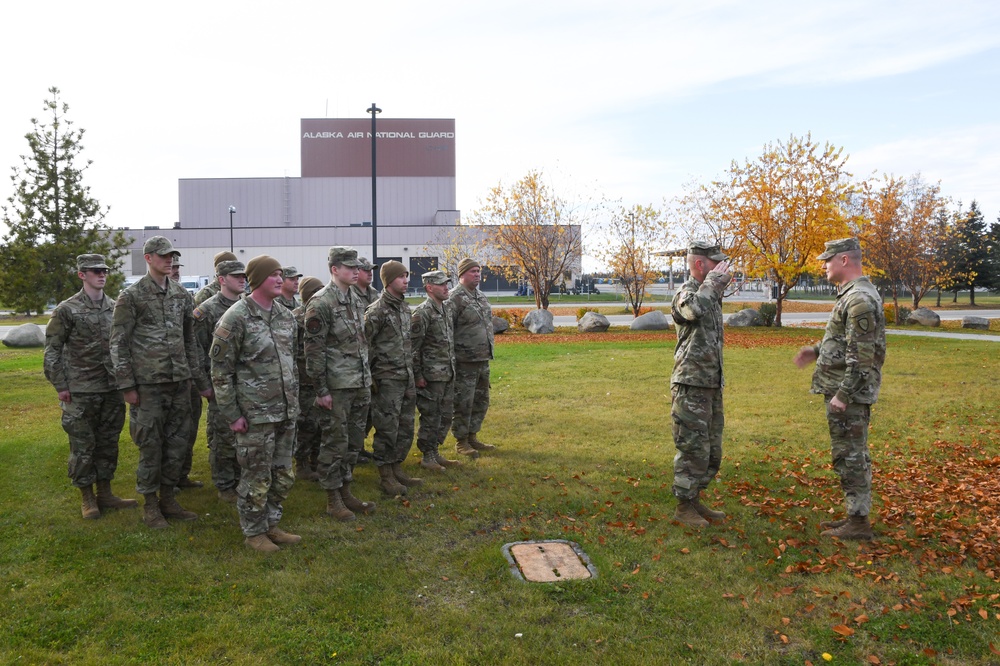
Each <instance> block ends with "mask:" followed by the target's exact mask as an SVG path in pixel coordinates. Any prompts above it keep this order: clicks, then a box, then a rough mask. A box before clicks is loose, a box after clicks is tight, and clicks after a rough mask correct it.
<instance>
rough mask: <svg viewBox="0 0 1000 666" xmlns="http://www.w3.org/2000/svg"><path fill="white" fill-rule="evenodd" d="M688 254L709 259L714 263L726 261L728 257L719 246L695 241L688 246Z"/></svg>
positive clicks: (709, 242) (708, 242) (705, 241)
mask: <svg viewBox="0 0 1000 666" xmlns="http://www.w3.org/2000/svg"><path fill="white" fill-rule="evenodd" d="M688 254H693V255H696V256H699V257H708V258H709V259H711V260H712V261H725V259H726V255H725V254H723V253H722V248H720V247H719V246H718V245H717V244H715V243H712V242H711V241H707V240H693V241H691V244H690V245H689V246H688Z"/></svg>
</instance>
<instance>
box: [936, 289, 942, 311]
mask: <svg viewBox="0 0 1000 666" xmlns="http://www.w3.org/2000/svg"><path fill="white" fill-rule="evenodd" d="M937 307H941V290H940V289H938V297H937Z"/></svg>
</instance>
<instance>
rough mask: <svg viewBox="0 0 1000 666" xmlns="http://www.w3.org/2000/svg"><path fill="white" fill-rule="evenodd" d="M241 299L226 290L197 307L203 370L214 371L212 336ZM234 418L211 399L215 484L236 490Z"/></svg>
mask: <svg viewBox="0 0 1000 666" xmlns="http://www.w3.org/2000/svg"><path fill="white" fill-rule="evenodd" d="M236 303H237V301H233V300H230V299H228V298H226V296H225V294H223V293H222V291H219V292H218V293H217V294H215V295H214V296H212V297H210V298H209V299H208V300H206V301H205V302H204V303H202V304H201V305H199V306H198V307H196V308H195V309H194V311H193V313H192V316H193V317H194V333H195V338H196V339H197V340H198V347H199V348H200V349H201V352H202V359H203V365H202V367H203V369H204V371H205V373H206V374H209V375H210V374H211V371H212V359H211V357H210V356H209V353H210V352H211V349H212V338H213V337H214V336H215V327H216V326H217V325H218V323H219V320H221V319H222V315H224V314H225V313H226V311H228V310H229V308H231V307H232V306H233V305H235V304H236ZM229 424H230V421H226V419H225V418H224V417H223V416H222V414H221V413H220V412H219V405H218V402H217V401H216V398H215V397H214V396H213V397H212V399H211V400H209V401H208V419H207V420H206V423H205V434H206V435H207V438H208V463H209V466H210V467H211V469H212V483H214V484H215V487H216V488H218V489H219V490H220V491H223V490H229V489H230V488H232V489H235V488H236V484H237V483H239V481H240V464H239V462H238V461H237V460H236V433H235V432H233V431H232V430H230V429H229Z"/></svg>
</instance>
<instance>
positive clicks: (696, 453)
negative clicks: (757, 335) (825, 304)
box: [670, 272, 731, 500]
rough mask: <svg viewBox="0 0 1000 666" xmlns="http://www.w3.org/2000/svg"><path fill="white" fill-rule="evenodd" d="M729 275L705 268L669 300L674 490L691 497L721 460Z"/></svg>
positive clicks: (703, 485)
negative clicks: (673, 338)
mask: <svg viewBox="0 0 1000 666" xmlns="http://www.w3.org/2000/svg"><path fill="white" fill-rule="evenodd" d="M730 279H731V276H730V275H729V274H728V273H716V272H709V273H708V274H707V275H706V276H705V282H704V283H699V282H698V281H697V280H696V279H694V278H693V277H690V278H688V280H687V281H686V282H685V283H684V284H683V285H681V287H680V289H678V290H677V293H676V294H674V299H673V302H672V304H671V310H672V314H673V319H674V323H675V325H676V327H677V347H676V350H675V351H674V370H673V374H672V375H671V377H670V393H671V398H672V401H671V409H670V416H671V420H672V422H673V426H672V430H673V437H674V446H675V447H676V448H677V454H676V455H675V456H674V485H673V492H674V496H675V497H677V498H678V499H679V500H695V499H697V498H698V494H699V493H700V492H701V491H702V490H704V489H705V488H706V487H707V486H708V484H709V482H711V480H712V479H714V478H715V475H716V474H718V472H719V467H720V465H721V464H722V428H723V426H724V424H725V418H724V416H723V405H722V388H723V386H724V385H725V380H724V379H723V372H722V339H723V329H722V294H723V290H724V289H725V287H726V285H727V284H729V281H730Z"/></svg>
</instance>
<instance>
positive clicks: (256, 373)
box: [211, 296, 299, 423]
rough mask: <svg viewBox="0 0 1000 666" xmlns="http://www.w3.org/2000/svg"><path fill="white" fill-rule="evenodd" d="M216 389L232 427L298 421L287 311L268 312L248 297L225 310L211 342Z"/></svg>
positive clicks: (292, 341)
mask: <svg viewBox="0 0 1000 666" xmlns="http://www.w3.org/2000/svg"><path fill="white" fill-rule="evenodd" d="M211 357H212V385H213V387H214V388H215V402H216V404H217V405H218V407H219V413H220V414H222V416H223V417H225V419H226V421H227V422H228V423H232V422H233V421H236V420H237V419H239V418H240V417H241V416H243V417H246V420H247V421H248V422H249V423H277V422H279V421H288V420H291V419H294V418H296V417H297V416H298V415H299V378H298V371H297V370H296V367H295V319H294V318H293V317H292V313H291V312H289V311H288V308H286V307H277V306H275V307H272V308H271V311H270V312H268V311H266V310H264V309H262V308H261V307H260V305H258V304H257V302H256V301H254V300H253V299H252V298H251V297H249V296H241V297H240V300H239V301H237V302H236V304H235V305H233V307H231V308H229V309H228V310H226V312H225V314H223V315H222V319H220V320H219V325H218V326H216V328H215V337H214V338H213V339H212V351H211Z"/></svg>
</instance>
